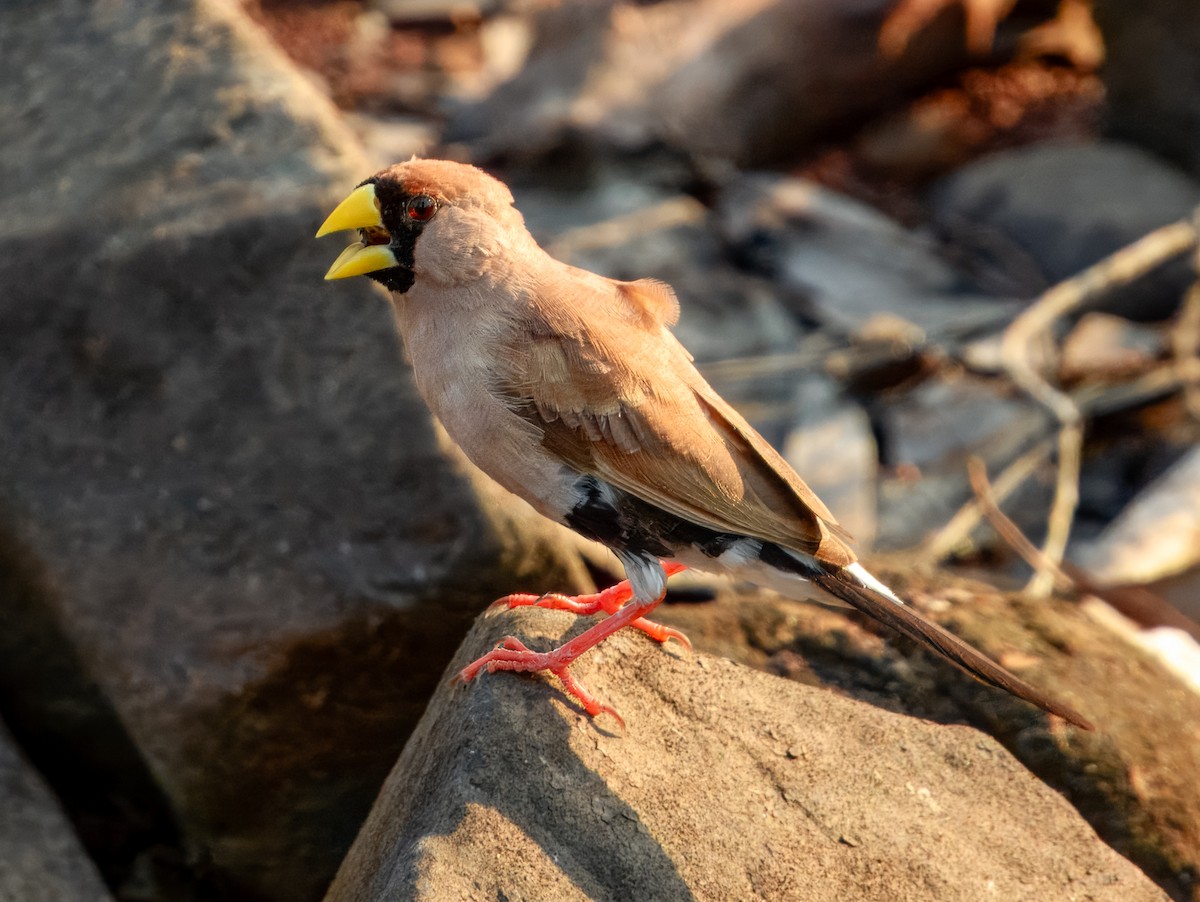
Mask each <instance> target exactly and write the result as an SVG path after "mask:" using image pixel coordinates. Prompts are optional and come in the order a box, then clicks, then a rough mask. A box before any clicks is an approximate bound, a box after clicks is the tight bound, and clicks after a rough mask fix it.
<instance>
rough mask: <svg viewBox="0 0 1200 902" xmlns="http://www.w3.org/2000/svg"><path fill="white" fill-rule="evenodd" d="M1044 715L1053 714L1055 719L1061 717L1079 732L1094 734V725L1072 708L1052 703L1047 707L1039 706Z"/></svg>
mask: <svg viewBox="0 0 1200 902" xmlns="http://www.w3.org/2000/svg"><path fill="white" fill-rule="evenodd" d="M1038 707H1041V708H1043V709H1044V710H1045V711H1046V713H1048V714H1053V715H1054V716H1055V717H1061V718H1062V719H1063V720H1065V721H1066V722H1067V723H1069V724H1071V725H1072V726H1076V727H1079V729H1081V730H1087V731H1088V732H1089V733H1095V732H1096V725H1095V724H1094V723H1092V722H1091V721H1090V720H1088V719H1087V718H1086V717H1084V716H1083V715H1082V714H1080V713H1079V712H1078V711H1076V710H1075V709H1074V708H1068V707H1067V706H1066V705H1063V704H1060V703H1058V702H1054V703H1052V704H1051V705H1049V706H1042V705H1039V706H1038Z"/></svg>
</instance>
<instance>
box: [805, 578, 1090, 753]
mask: <svg viewBox="0 0 1200 902" xmlns="http://www.w3.org/2000/svg"><path fill="white" fill-rule="evenodd" d="M808 578H809V579H811V580H812V581H813V582H814V583H816V584H817V585H819V586H820V587H821V588H823V589H824V590H825V591H826V592H829V593H831V594H833V595H835V596H837V597H838V598H840V599H841V600H842V601H844V602H846V604H848V605H851V606H852V607H855V608H857V609H858V610H860V611H862V612H863V613H864V614H867V615H869V616H871V617H874V618H875V619H876V620H878V621H879V622H880V623H883V624H886V625H887V626H890V627H891V628H892V629H894V630H896V631H897V632H900V633H903V634H904V635H906V636H908V637H909V638H910V639H913V640H915V641H917V642H919V643H920V644H921V645H924V646H925V647H926V648H928V649H929V650H930V651H935V652H937V653H938V654H939V655H941V656H942V657H943V658H946V659H947V660H949V661H950V662H952V663H954V664H957V665H958V666H959V667H961V668H962V669H963V670H965V671H966V672H967V673H969V674H971V675H972V676H974V677H976V678H977V679H979V680H982V681H983V682H985V683H988V684H990V685H992V686H995V687H996V688H998V689H1003V690H1004V691H1005V692H1008V693H1011V694H1012V695H1015V696H1016V697H1017V698H1021V699H1024V700H1025V701H1027V702H1029V703H1030V704H1033V705H1037V706H1038V707H1039V708H1041V709H1042V710H1043V711H1048V712H1050V713H1051V714H1056V715H1058V716H1059V717H1061V718H1062V719H1063V720H1066V721H1069V722H1070V723H1073V724H1075V726H1077V727H1082V728H1083V729H1085V730H1094V729H1095V727H1093V726H1092V725H1091V724H1090V723H1088V721H1087V720H1085V719H1084V718H1083V717H1082V716H1081V715H1080V714H1079V713H1078V712H1076V711H1074V710H1073V709H1071V708H1069V707H1067V706H1066V705H1064V704H1061V703H1060V702H1056V701H1055V700H1054V699H1052V698H1050V697H1049V696H1048V695H1045V694H1044V693H1042V692H1039V691H1038V690H1037V689H1035V688H1033V687H1032V686H1030V685H1029V684H1028V683H1026V682H1025V681H1024V680H1022V679H1021V678H1020V677H1018V676H1016V675H1015V674H1012V673H1009V672H1008V671H1007V670H1005V669H1004V668H1003V667H1001V666H1000V665H999V664H997V663H996V662H995V661H993V660H992V659H991V658H988V657H987V656H985V655H984V654H983V653H982V652H979V651H976V650H975V649H974V648H972V647H971V646H970V645H968V644H967V643H966V642H964V641H963V640H962V639H959V638H958V637H957V636H955V635H953V634H952V633H948V632H946V630H944V629H942V628H941V627H940V626H938V625H937V624H936V623H931V622H929V621H928V620H926V619H925V618H924V617H922V616H921V615H920V614H918V613H917V612H916V611H914V610H913V609H912V608H910V607H908V606H907V605H904V604H901V603H900V602H899V601H893V600H892V599H891V598H888V597H887V596H886V595H884V594H883V593H882V592H879V591H877V590H875V589H873V588H871V587H869V586H866V585H862V584H860V583H859V582H857V581H856V580H855V576H854V574H852V573H849V572H847V571H846V570H845V569H839V570H836V571H834V572H831V573H823V574H815V575H809V576H808Z"/></svg>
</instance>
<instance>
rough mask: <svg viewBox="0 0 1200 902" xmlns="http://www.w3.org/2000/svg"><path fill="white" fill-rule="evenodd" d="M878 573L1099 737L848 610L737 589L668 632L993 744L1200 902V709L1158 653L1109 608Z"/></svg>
mask: <svg viewBox="0 0 1200 902" xmlns="http://www.w3.org/2000/svg"><path fill="white" fill-rule="evenodd" d="M867 566H868V567H870V568H871V570H872V572H874V573H875V574H876V575H878V576H879V577H880V578H881V579H883V580H884V582H886V583H887V584H888V585H890V586H892V587H893V588H894V589H895V590H896V591H897V592H898V593H899V594H900V596H901V597H902V598H904V599H906V600H907V601H909V603H911V604H913V605H915V606H916V607H917V608H918V610H921V611H922V613H924V614H925V615H926V616H929V617H932V618H933V619H935V620H938V621H940V622H941V623H942V624H943V625H944V626H946V627H948V628H949V629H951V630H953V631H954V632H955V633H957V634H958V635H960V636H962V637H963V638H965V639H966V640H967V641H969V642H971V643H972V644H973V645H975V646H976V647H978V648H980V649H982V650H983V651H984V652H985V653H987V654H989V655H991V656H992V657H993V658H995V659H996V660H999V661H1000V662H1001V663H1003V664H1004V665H1005V666H1007V667H1009V668H1011V669H1013V670H1015V671H1016V672H1017V673H1019V674H1020V675H1021V676H1022V677H1024V678H1025V679H1026V680H1028V681H1030V682H1031V683H1033V684H1034V685H1036V686H1038V687H1039V688H1041V689H1043V690H1044V691H1046V692H1048V693H1049V694H1050V695H1052V696H1054V697H1057V698H1061V699H1063V700H1064V701H1066V702H1068V703H1069V704H1071V705H1073V706H1074V707H1075V708H1076V709H1077V710H1079V711H1082V712H1083V713H1084V714H1085V715H1086V716H1087V717H1088V718H1089V719H1090V720H1092V721H1093V722H1094V723H1095V724H1096V725H1097V728H1098V731H1097V732H1096V733H1089V734H1084V733H1081V732H1079V731H1077V730H1072V729H1062V728H1060V727H1059V726H1056V725H1054V724H1049V723H1047V720H1046V718H1045V716H1044V715H1043V714H1041V713H1040V712H1039V711H1038V710H1037V709H1035V708H1033V707H1031V706H1029V705H1027V704H1025V703H1024V702H1021V701H1019V700H1017V699H1014V698H1012V697H1011V696H1008V695H1005V694H1003V693H1000V692H997V691H996V690H994V689H991V688H989V687H987V686H983V685H981V684H979V683H978V682H976V681H974V680H972V679H970V678H968V677H966V676H964V675H963V674H961V673H960V672H959V671H957V670H956V669H954V668H953V667H950V666H948V665H946V664H945V663H944V662H942V661H940V660H938V659H934V658H932V657H931V656H930V655H929V654H928V653H926V652H924V651H923V650H920V649H918V648H916V647H915V646H914V645H913V644H912V643H911V642H908V641H906V640H903V639H899V638H897V637H896V636H895V635H893V634H891V633H890V632H889V631H887V630H885V629H882V628H880V627H878V626H877V625H875V624H874V623H872V622H871V621H869V620H867V619H865V618H863V617H861V616H859V615H857V614H855V613H854V612H850V611H847V610H846V609H844V608H833V607H825V606H823V605H818V604H800V603H796V602H792V601H787V600H785V599H781V598H779V597H778V596H776V595H773V594H770V593H766V592H760V593H750V592H745V591H743V592H738V593H733V592H730V591H729V590H726V591H725V592H723V593H722V595H721V597H720V598H719V600H718V602H717V603H716V604H678V605H665V606H664V607H662V608H660V609H659V610H658V611H656V612H655V614H656V619H657V620H660V621H662V622H664V623H669V624H670V625H671V626H673V627H675V628H676V629H680V630H682V631H683V632H685V633H686V634H687V635H688V637H689V638H690V639H691V640H692V642H693V643H694V645H695V647H696V648H697V649H698V650H699V651H703V652H708V653H712V654H721V655H724V656H726V657H729V658H732V659H733V660H736V661H741V662H744V663H746V664H749V665H751V666H754V667H756V668H761V669H765V670H767V671H768V672H771V673H776V674H783V675H786V676H788V677H790V678H792V679H794V680H797V681H800V682H803V683H807V684H809V685H822V686H826V687H833V688H834V689H835V690H836V691H838V692H842V693H848V694H850V695H852V696H854V697H855V698H858V699H861V700H864V701H869V702H871V703H872V704H874V705H878V706H880V707H881V708H886V709H888V710H893V711H902V712H906V713H908V714H911V715H915V716H918V717H924V718H928V719H930V720H934V721H937V722H940V723H962V722H964V721H965V722H966V723H970V724H972V725H974V726H976V727H978V728H979V729H981V730H984V731H985V732H987V733H990V734H991V735H993V736H995V737H996V738H997V739H999V740H1000V741H1001V742H1002V743H1003V744H1004V746H1005V748H1007V749H1008V751H1009V752H1010V753H1012V754H1013V755H1014V756H1016V757H1017V758H1018V759H1019V760H1020V761H1021V763H1022V764H1023V765H1024V766H1025V767H1027V768H1029V769H1030V770H1031V771H1032V772H1033V773H1035V774H1036V775H1038V776H1039V777H1040V778H1041V779H1043V780H1044V781H1046V782H1047V783H1048V784H1049V785H1050V786H1053V787H1055V788H1056V789H1058V791H1060V792H1062V793H1063V794H1064V795H1065V796H1066V797H1067V798H1068V799H1069V800H1070V801H1071V803H1072V804H1074V805H1075V807H1076V808H1077V809H1078V810H1079V812H1080V813H1081V814H1082V815H1083V816H1084V817H1085V818H1086V819H1087V821H1088V822H1089V823H1090V824H1091V825H1092V826H1093V827H1094V828H1095V829H1096V831H1097V833H1099V835H1100V836H1101V837H1102V838H1103V839H1104V840H1105V842H1107V843H1108V844H1109V845H1111V846H1112V847H1113V848H1115V849H1117V850H1118V851H1119V852H1121V853H1122V854H1124V855H1126V856H1127V857H1129V858H1130V859H1131V860H1132V861H1133V862H1134V863H1135V864H1136V865H1137V866H1138V867H1140V868H1142V869H1143V870H1144V871H1145V872H1146V873H1147V874H1148V875H1150V876H1151V877H1152V878H1153V879H1154V880H1155V881H1156V882H1157V883H1158V884H1159V885H1161V886H1162V887H1163V888H1164V889H1166V890H1167V892H1168V893H1169V894H1170V896H1171V897H1172V898H1174V899H1192V898H1195V893H1196V889H1197V886H1198V885H1200V882H1198V881H1197V875H1200V784H1198V783H1197V781H1196V780H1195V779H1194V775H1195V774H1196V773H1198V772H1200V744H1198V743H1197V742H1196V741H1195V739H1196V724H1197V723H1200V694H1197V693H1196V692H1195V691H1194V690H1193V689H1192V688H1191V686H1189V685H1187V684H1186V683H1185V682H1183V681H1182V680H1181V679H1179V678H1178V677H1176V676H1175V675H1174V674H1173V673H1172V672H1171V670H1170V669H1169V668H1168V667H1167V666H1164V663H1163V662H1162V661H1161V660H1160V653H1159V652H1157V651H1156V652H1155V653H1153V654H1150V653H1148V652H1146V651H1143V650H1142V649H1141V648H1138V647H1135V644H1134V643H1133V642H1131V641H1130V637H1129V635H1128V631H1127V630H1126V629H1123V628H1122V629H1114V628H1113V618H1114V617H1116V615H1115V614H1113V612H1112V611H1111V609H1109V608H1108V607H1107V606H1106V605H1103V604H1099V603H1095V604H1092V603H1087V604H1083V605H1080V604H1079V603H1077V602H1071V601H1065V600H1062V599H1049V600H1044V601H1041V600H1039V601H1031V600H1029V599H1026V598H1022V597H1021V596H1020V595H1018V594H1014V593H1006V592H1001V591H998V590H997V589H995V588H992V587H990V586H987V585H984V584H982V583H980V582H978V581H975V580H968V579H964V578H961V577H955V576H953V575H951V574H950V573H948V572H946V571H938V572H936V573H932V574H922V571H921V570H920V569H919V568H917V567H914V566H913V562H912V560H911V558H910V557H908V556H906V555H890V556H886V557H878V556H876V557H873V558H872V559H871V560H869V561H868V564H867ZM1119 619H1122V620H1123V618H1119ZM1136 644H1141V643H1140V642H1137V643H1136ZM587 676H591V674H590V673H589V674H587ZM631 683H632V681H627V684H631ZM623 685H625V684H623ZM1114 686H1119V687H1120V691H1113V687H1114ZM618 691H623V688H622V690H618ZM610 701H614V699H612V698H610ZM615 702H616V703H617V704H618V707H619V706H620V704H622V703H623V699H621V698H619V697H618V698H617V699H615ZM849 897H851V898H852V897H853V894H851V895H850V896H849ZM1054 898H1057V897H1054Z"/></svg>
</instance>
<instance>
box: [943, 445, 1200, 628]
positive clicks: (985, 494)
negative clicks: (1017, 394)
mask: <svg viewBox="0 0 1200 902" xmlns="http://www.w3.org/2000/svg"><path fill="white" fill-rule="evenodd" d="M967 474H968V476H969V477H970V480H971V488H972V490H973V491H974V492H975V498H976V500H977V501H978V502H979V505H980V508H981V509H982V510H983V512H984V515H985V516H986V517H987V518H988V521H989V522H990V523H991V524H992V526H993V527H995V529H996V532H998V533H999V534H1000V536H1001V537H1002V538H1003V539H1004V541H1006V542H1008V544H1009V545H1010V546H1012V549H1013V550H1014V551H1015V552H1017V554H1019V555H1020V556H1021V557H1022V558H1024V560H1025V562H1026V563H1027V564H1029V566H1031V567H1035V568H1036V567H1038V566H1039V565H1040V566H1044V567H1047V568H1048V569H1049V570H1050V572H1051V573H1052V574H1053V578H1054V580H1055V581H1056V582H1057V583H1058V584H1059V585H1060V586H1061V587H1062V588H1073V589H1077V590H1078V591H1080V592H1082V593H1084V594H1087V595H1094V596H1096V597H1097V598H1099V599H1100V600H1101V601H1103V602H1105V603H1106V604H1107V605H1108V606H1109V607H1111V608H1114V609H1115V610H1117V611H1120V612H1121V613H1122V614H1123V615H1125V616H1126V617H1128V618H1129V619H1130V620H1132V621H1134V622H1135V623H1137V624H1138V625H1139V626H1142V627H1145V628H1147V629H1150V628H1153V627H1162V626H1165V627H1170V628H1172V629H1177V630H1182V631H1183V632H1185V633H1187V634H1188V635H1189V636H1191V637H1192V638H1194V639H1197V640H1200V624H1198V623H1196V621H1195V620H1192V619H1191V618H1190V617H1188V616H1187V615H1186V614H1183V613H1182V612H1181V611H1179V610H1178V609H1177V608H1175V607H1174V606H1173V605H1171V604H1170V603H1169V602H1167V601H1165V600H1164V599H1163V598H1161V597H1160V596H1158V595H1156V594H1155V593H1154V592H1151V591H1150V590H1149V589H1147V588H1145V587H1144V586H1101V585H1099V584H1098V583H1097V582H1096V581H1095V580H1094V579H1093V578H1092V577H1091V575H1090V574H1089V573H1088V572H1087V571H1086V570H1084V569H1083V568H1082V567H1077V566H1076V565H1075V564H1072V563H1071V562H1070V561H1063V562H1062V565H1061V566H1059V565H1057V564H1055V563H1054V562H1053V561H1047V560H1045V559H1044V555H1043V554H1042V552H1041V551H1040V550H1039V549H1038V547H1037V546H1036V545H1034V544H1033V542H1031V541H1029V539H1028V538H1027V537H1026V536H1025V534H1024V533H1023V532H1021V528H1020V527H1019V526H1017V524H1016V523H1014V522H1013V521H1012V520H1011V519H1009V517H1008V515H1007V514H1005V513H1004V512H1003V511H1002V510H1000V506H999V503H998V500H997V497H996V494H997V493H996V492H995V491H994V490H993V488H992V486H991V484H989V482H988V477H987V466H986V464H984V462H983V460H982V459H980V458H978V457H971V458H970V459H969V460H968V461H967ZM997 481H998V480H997Z"/></svg>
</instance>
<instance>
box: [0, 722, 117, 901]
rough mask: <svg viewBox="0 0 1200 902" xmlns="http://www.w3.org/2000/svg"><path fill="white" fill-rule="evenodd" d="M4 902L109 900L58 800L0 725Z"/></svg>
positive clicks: (1, 884) (0, 880) (0, 872)
mask: <svg viewBox="0 0 1200 902" xmlns="http://www.w3.org/2000/svg"><path fill="white" fill-rule="evenodd" d="M0 808H3V810H4V817H2V818H0V862H3V863H4V864H3V866H2V867H0V900H3V902H60V900H63V899H73V900H79V902H109V900H111V899H112V896H110V895H109V893H108V890H107V889H105V887H104V883H103V882H102V881H101V880H100V875H99V874H98V873H97V872H96V866H95V865H94V864H93V863H92V861H91V860H90V859H89V858H88V857H87V853H85V852H84V850H83V847H82V846H81V845H80V844H79V840H78V838H77V837H76V836H75V833H74V831H73V830H72V829H71V824H70V823H69V822H68V821H67V819H66V817H65V815H64V814H63V812H62V809H60V808H59V806H58V803H57V802H56V801H55V800H54V796H53V795H51V793H50V791H49V790H48V789H47V788H46V786H45V785H44V784H43V783H42V781H41V779H40V778H39V777H38V775H37V773H36V772H35V771H34V770H33V768H32V767H30V766H29V764H28V763H27V762H26V761H24V760H23V759H22V758H21V755H20V753H19V752H18V751H17V750H16V747H15V745H14V744H13V741H12V737H11V736H10V735H9V734H8V731H7V730H6V729H5V728H4V727H3V725H2V724H0Z"/></svg>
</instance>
